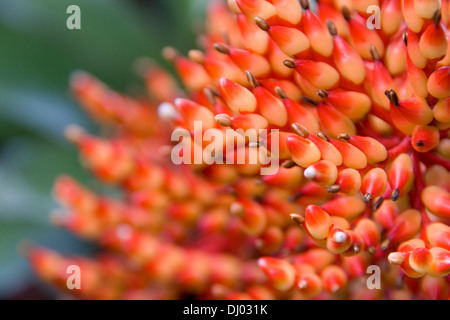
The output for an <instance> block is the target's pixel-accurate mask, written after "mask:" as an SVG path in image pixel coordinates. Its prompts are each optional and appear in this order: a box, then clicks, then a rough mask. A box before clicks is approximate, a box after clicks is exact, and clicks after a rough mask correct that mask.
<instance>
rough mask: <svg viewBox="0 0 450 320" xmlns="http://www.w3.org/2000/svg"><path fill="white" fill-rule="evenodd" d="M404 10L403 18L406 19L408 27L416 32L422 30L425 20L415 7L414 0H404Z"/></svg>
mask: <svg viewBox="0 0 450 320" xmlns="http://www.w3.org/2000/svg"><path fill="white" fill-rule="evenodd" d="M402 11H403V18H404V19H405V22H406V24H407V25H408V28H409V29H411V30H412V31H413V32H415V33H418V32H420V30H421V29H422V26H423V23H424V21H423V19H422V18H421V17H420V16H419V15H418V14H417V12H416V10H415V8H414V0H403V6H402Z"/></svg>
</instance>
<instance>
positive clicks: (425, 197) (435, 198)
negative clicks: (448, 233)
mask: <svg viewBox="0 0 450 320" xmlns="http://www.w3.org/2000/svg"><path fill="white" fill-rule="evenodd" d="M422 202H423V203H424V204H425V206H426V207H427V209H428V210H430V211H431V212H432V213H433V214H435V215H437V216H438V217H441V218H449V217H450V193H449V192H448V191H447V190H445V189H443V188H440V187H437V186H428V187H426V188H425V190H423V192H422Z"/></svg>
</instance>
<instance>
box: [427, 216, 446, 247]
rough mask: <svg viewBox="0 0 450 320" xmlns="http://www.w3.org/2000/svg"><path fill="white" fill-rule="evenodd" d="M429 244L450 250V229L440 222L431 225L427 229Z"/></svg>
mask: <svg viewBox="0 0 450 320" xmlns="http://www.w3.org/2000/svg"><path fill="white" fill-rule="evenodd" d="M426 232H427V233H426V234H427V239H428V242H430V244H431V245H432V246H433V247H441V248H444V249H447V250H450V227H449V226H448V225H445V224H443V223H440V222H434V223H432V224H429V225H428V226H427V229H426Z"/></svg>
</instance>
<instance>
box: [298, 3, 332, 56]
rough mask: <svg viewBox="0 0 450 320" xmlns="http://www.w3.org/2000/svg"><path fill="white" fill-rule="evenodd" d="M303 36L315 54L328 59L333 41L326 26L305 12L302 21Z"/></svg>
mask: <svg viewBox="0 0 450 320" xmlns="http://www.w3.org/2000/svg"><path fill="white" fill-rule="evenodd" d="M303 27H304V29H305V34H306V36H307V37H308V39H309V40H310V42H311V47H312V49H313V50H314V51H316V52H317V53H319V54H321V55H323V56H325V57H329V56H331V54H332V52H333V40H332V38H331V37H330V34H329V32H328V30H327V26H326V25H325V24H324V23H323V22H322V21H320V19H319V18H318V17H317V16H316V15H315V14H314V13H313V12H312V11H311V10H306V11H305V16H304V19H303Z"/></svg>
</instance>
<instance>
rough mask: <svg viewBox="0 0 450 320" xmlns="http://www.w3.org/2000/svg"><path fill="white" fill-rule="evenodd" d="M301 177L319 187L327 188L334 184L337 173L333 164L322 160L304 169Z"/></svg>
mask: <svg viewBox="0 0 450 320" xmlns="http://www.w3.org/2000/svg"><path fill="white" fill-rule="evenodd" d="M303 176H304V177H305V178H307V179H310V180H311V181H313V182H314V183H316V184H317V185H319V186H321V187H329V186H331V185H333V184H334V183H335V182H336V179H337V176H338V171H337V168H336V165H335V164H334V163H332V162H330V161H328V160H322V161H319V162H316V163H314V164H312V165H310V166H309V167H308V168H306V169H305V171H304V172H303Z"/></svg>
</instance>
